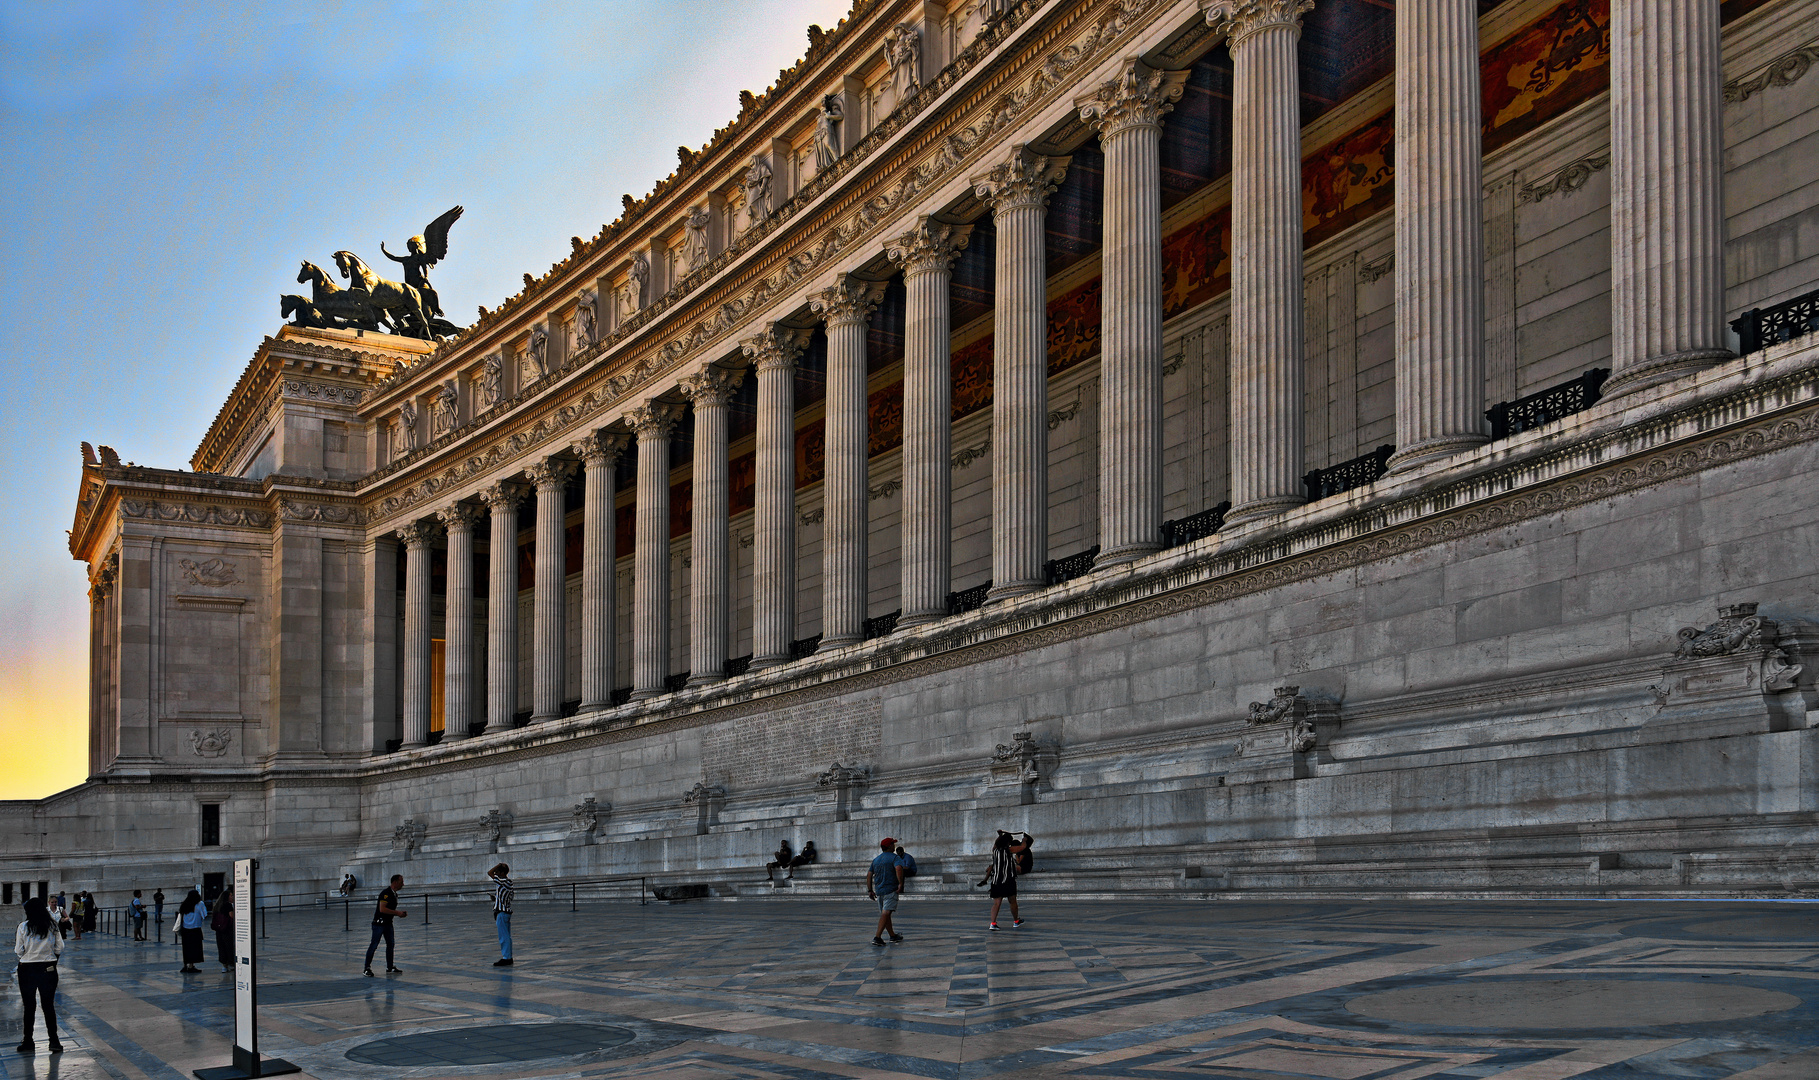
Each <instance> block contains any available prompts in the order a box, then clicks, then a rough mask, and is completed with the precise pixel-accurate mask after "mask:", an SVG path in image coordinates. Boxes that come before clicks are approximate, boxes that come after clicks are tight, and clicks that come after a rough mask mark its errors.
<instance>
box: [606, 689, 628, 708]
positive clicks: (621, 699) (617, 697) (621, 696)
mask: <svg viewBox="0 0 1819 1080" xmlns="http://www.w3.org/2000/svg"><path fill="white" fill-rule="evenodd" d="M631 699H632V688H631V687H629V686H621V687H620V688H619V689H617V690H614V691H613V696H612V698H611V699H610V700H611V701H612V703H613V704H614V705H623V704H625V703H626V702H628V701H630V700H631Z"/></svg>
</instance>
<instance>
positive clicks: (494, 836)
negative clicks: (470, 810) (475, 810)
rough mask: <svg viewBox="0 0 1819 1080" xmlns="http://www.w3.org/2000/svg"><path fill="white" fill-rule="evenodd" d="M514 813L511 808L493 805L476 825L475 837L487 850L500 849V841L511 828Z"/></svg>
mask: <svg viewBox="0 0 1819 1080" xmlns="http://www.w3.org/2000/svg"><path fill="white" fill-rule="evenodd" d="M511 827H512V815H511V812H510V811H509V810H501V809H499V808H498V807H496V806H495V807H493V808H492V809H491V810H488V811H487V812H486V814H485V815H484V816H482V817H481V818H480V820H479V821H478V822H477V823H475V826H474V839H475V840H476V841H478V842H479V843H480V845H481V846H482V847H484V848H486V850H487V851H498V850H499V842H500V841H501V840H503V839H504V838H505V834H506V833H507V832H509V831H510V830H511Z"/></svg>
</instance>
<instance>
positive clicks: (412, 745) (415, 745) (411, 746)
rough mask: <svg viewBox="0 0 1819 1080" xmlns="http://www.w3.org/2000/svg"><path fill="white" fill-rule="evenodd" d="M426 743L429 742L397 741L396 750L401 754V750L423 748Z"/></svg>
mask: <svg viewBox="0 0 1819 1080" xmlns="http://www.w3.org/2000/svg"><path fill="white" fill-rule="evenodd" d="M428 745H429V743H427V742H407V743H399V744H398V752H399V753H401V754H402V753H403V752H404V751H406V750H421V749H423V748H424V747H426V746H428Z"/></svg>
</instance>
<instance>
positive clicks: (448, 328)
mask: <svg viewBox="0 0 1819 1080" xmlns="http://www.w3.org/2000/svg"><path fill="white" fill-rule="evenodd" d="M461 214H462V208H461V207H459V206H457V207H454V208H453V209H451V210H449V211H448V212H447V213H445V214H443V215H442V216H441V217H438V218H437V219H436V220H434V221H432V222H430V223H429V224H428V225H426V226H424V227H423V231H422V232H421V233H419V234H417V235H416V236H413V237H411V238H410V239H409V240H406V241H405V242H404V249H405V252H406V254H403V255H393V254H392V253H391V252H390V251H387V250H386V247H385V244H384V243H383V242H381V243H380V245H379V250H380V251H381V252H383V253H384V255H385V257H386V258H388V259H390V260H392V261H393V262H396V263H399V264H401V265H402V266H403V267H404V280H403V281H402V282H397V281H389V280H387V279H385V278H382V277H380V276H379V275H378V274H377V273H375V272H374V271H373V270H372V268H371V267H369V266H367V264H366V263H365V262H364V261H362V260H361V258H360V257H359V256H358V255H355V254H354V253H353V252H351V251H346V250H342V251H337V252H335V266H336V268H337V269H338V270H340V272H341V276H342V277H343V278H346V279H347V280H348V285H347V287H346V288H343V287H341V286H339V285H337V284H335V281H334V279H333V278H332V277H330V276H329V274H328V273H327V272H326V271H324V270H323V269H322V268H321V267H319V266H316V265H315V264H314V263H309V262H305V263H304V264H303V268H302V269H301V270H299V271H298V272H297V281H298V282H299V283H302V282H309V283H310V285H311V295H310V296H308V297H303V296H298V295H295V294H286V295H284V296H281V297H279V311H280V312H281V313H282V314H283V317H284V318H286V319H289V320H291V324H292V325H293V326H313V327H324V328H331V329H340V330H383V331H385V332H387V333H391V334H399V335H402V336H404V337H415V338H425V339H428V340H432V341H433V340H437V339H440V338H444V337H447V336H449V335H450V334H455V333H459V332H460V330H461V328H460V327H458V326H456V325H455V324H454V323H452V322H450V321H448V319H446V318H444V317H443V313H442V303H441V301H440V299H438V297H437V296H436V290H435V288H434V287H433V286H432V285H430V281H429V269H430V267H432V266H435V265H436V264H437V263H438V262H440V261H441V260H442V259H443V258H444V257H446V256H447V255H448V230H449V227H450V226H452V225H453V224H454V223H455V222H456V220H457V219H459V218H460V217H461Z"/></svg>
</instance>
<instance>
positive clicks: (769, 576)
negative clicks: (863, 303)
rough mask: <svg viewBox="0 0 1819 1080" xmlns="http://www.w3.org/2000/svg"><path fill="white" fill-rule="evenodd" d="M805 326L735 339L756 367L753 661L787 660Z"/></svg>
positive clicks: (792, 617) (760, 664)
mask: <svg viewBox="0 0 1819 1080" xmlns="http://www.w3.org/2000/svg"><path fill="white" fill-rule="evenodd" d="M808 339H809V331H807V330H793V329H790V328H788V327H783V326H778V325H777V324H776V323H770V324H768V325H767V326H766V327H765V329H764V332H763V333H761V334H759V335H757V336H755V337H751V338H747V339H746V340H745V341H742V342H740V348H741V349H743V350H744V352H745V355H746V356H747V357H748V358H750V359H752V360H753V361H756V364H757V368H758V431H757V437H758V448H757V461H756V462H755V472H756V476H755V477H754V480H755V486H756V491H755V492H754V493H753V496H754V506H753V510H752V668H753V669H754V670H755V669H758V668H765V667H772V666H775V665H777V664H784V663H788V662H789V658H790V642H791V640H793V638H794V635H795V632H796V383H795V379H796V357H798V356H799V355H801V353H802V348H803V346H805V345H807V344H808Z"/></svg>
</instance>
